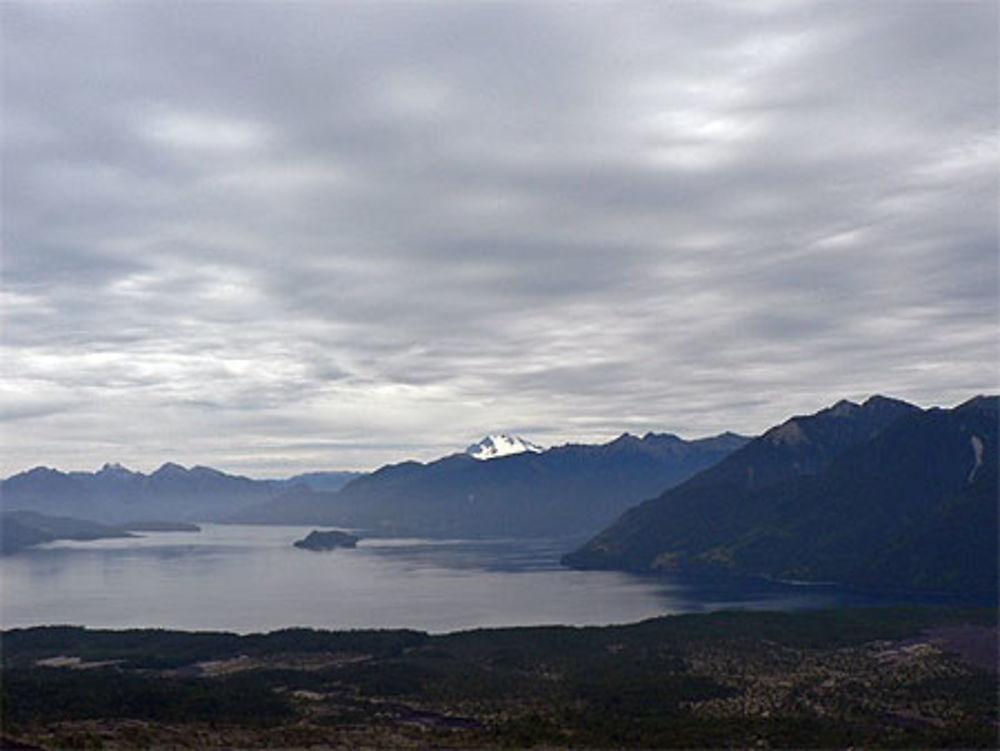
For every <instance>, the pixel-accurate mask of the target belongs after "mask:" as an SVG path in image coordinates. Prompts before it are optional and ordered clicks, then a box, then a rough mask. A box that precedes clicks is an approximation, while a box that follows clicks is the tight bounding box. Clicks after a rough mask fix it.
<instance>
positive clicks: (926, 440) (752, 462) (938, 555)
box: [564, 397, 997, 593]
mask: <svg viewBox="0 0 1000 751" xmlns="http://www.w3.org/2000/svg"><path fill="white" fill-rule="evenodd" d="M996 459H997V399H996V397H989V398H987V397H979V398H977V399H974V400H971V401H970V402H967V403H966V404H963V405H961V406H959V407H956V408H954V409H950V410H948V409H931V410H927V411H923V410H919V409H918V408H916V407H913V406H912V405H907V404H905V403H903V402H897V401H893V400H887V399H883V398H878V397H876V398H873V399H870V400H869V401H867V402H865V403H864V404H863V405H856V404H851V403H848V402H841V403H839V404H837V405H835V406H834V407H832V408H830V409H827V410H823V411H822V412H819V413H817V414H816V415H813V416H809V417H797V418H793V419H792V420H789V421H788V422H786V423H784V424H783V425H781V426H778V427H776V428H774V429H772V430H770V431H768V432H767V433H765V434H764V435H763V436H761V437H760V438H758V439H756V440H754V441H752V442H751V443H748V444H747V445H746V446H744V447H743V448H742V449H740V450H739V451H736V452H734V453H733V454H732V455H731V456H729V457H728V458H727V459H725V460H723V461H722V462H720V463H719V464H718V465H716V466H715V467H712V468H710V469H708V470H706V471H704V472H702V473H700V474H699V475H697V476H695V477H693V478H691V479H690V480H689V481H687V482H686V483H684V484H682V485H680V486H678V487H676V488H673V489H671V490H668V491H667V492H665V493H663V494H662V495H660V496H659V497H657V498H655V499H653V500H650V501H647V502H645V503H642V504H641V505H639V506H637V507H636V508H634V509H631V510H630V511H628V512H627V513H625V514H624V515H623V516H622V517H621V518H620V519H619V520H618V521H617V522H615V523H614V524H613V525H611V526H610V527H609V528H608V529H606V530H605V531H603V532H601V533H600V534H599V535H597V536H596V537H595V538H594V539H593V540H591V541H590V542H588V543H587V544H586V545H584V546H583V547H582V548H581V549H580V550H578V551H576V552H574V553H572V554H570V555H568V556H566V557H565V559H564V562H565V563H566V564H568V565H571V566H575V567H579V568H611V569H616V568H618V569H631V570H655V569H667V568H690V567H703V566H715V567H723V568H727V569H732V570H736V571H740V572H752V573H763V574H768V575H771V576H776V577H781V578H791V579H805V580H813V581H838V582H842V583H849V584H859V585H868V586H880V587H884V586H891V587H903V588H921V589H933V590H952V591H969V592H972V591H977V592H987V593H989V592H994V593H995V591H996V586H997V460H996Z"/></svg>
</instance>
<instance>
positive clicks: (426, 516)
mask: <svg viewBox="0 0 1000 751" xmlns="http://www.w3.org/2000/svg"><path fill="white" fill-rule="evenodd" d="M747 440H749V439H747V438H743V437H741V436H737V435H735V434H733V433H726V434H723V435H720V436H715V437H713V438H706V439H701V440H695V441H685V440H683V439H681V438H678V437H677V436H675V435H671V434H653V433H648V434H647V435H645V436H643V437H642V438H638V437H636V436H632V435H629V434H627V433H626V434H623V435H621V436H619V437H618V438H616V439H615V440H613V441H611V442H610V443H606V444H603V445H573V444H569V445H566V446H559V447H555V448H551V449H548V450H547V451H543V452H541V453H536V452H532V451H526V452H521V453H517V454H513V455H510V456H505V457H503V458H502V459H497V460H492V461H479V460H477V459H474V458H473V457H472V456H470V455H468V454H455V455H452V456H448V457H444V458H443V459H439V460H437V461H434V462H430V463H428V464H421V463H419V462H403V463H401V464H393V465H388V466H385V467H382V468H381V469H379V470H377V471H375V472H372V473H371V474H369V475H365V476H364V477H360V478H358V479H357V480H354V481H353V482H351V483H349V484H348V485H346V486H345V487H344V488H343V489H341V490H340V491H339V492H337V493H316V492H311V491H308V490H305V489H300V490H295V491H290V492H288V493H285V494H283V495H282V496H280V497H278V498H276V499H274V500H271V501H267V502H265V503H263V504H260V505H258V506H256V507H254V508H250V509H247V510H245V511H242V512H240V513H238V514H236V515H234V517H233V518H232V521H238V522H247V523H263V524H282V523H283V524H309V525H331V526H340V527H347V528H356V529H363V530H365V531H366V532H367V533H369V534H404V535H419V536H430V537H440V536H474V537H490V536H525V535H535V536H538V535H558V534H565V535H572V534H577V535H579V534H586V533H588V532H591V531H593V530H595V529H599V528H600V527H601V526H602V525H603V524H606V523H608V522H609V521H611V520H612V519H614V517H615V516H617V515H618V514H620V513H621V512H622V511H623V510H624V509H626V508H628V507H629V506H630V505H632V504H634V503H637V502H638V501H640V500H641V499H643V498H646V497H649V496H650V495H652V494H654V493H658V492H660V491H661V490H663V489H664V488H667V487H670V486H671V485H674V484H676V483H678V482H680V481H682V480H684V479H686V478H687V477H690V476H691V475H692V474H694V473H696V472H698V471H700V470H701V469H704V468H705V467H708V466H710V465H712V464H714V463H715V462H717V461H719V460H720V459H722V458H723V457H725V456H726V455H728V454H729V453H730V452H732V451H733V450H734V449H736V448H738V447H739V446H742V445H743V444H744V443H745V442H746V441H747Z"/></svg>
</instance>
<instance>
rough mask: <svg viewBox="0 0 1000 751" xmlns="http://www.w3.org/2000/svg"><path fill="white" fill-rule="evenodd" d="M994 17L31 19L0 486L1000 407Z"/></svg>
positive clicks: (13, 111)
mask: <svg viewBox="0 0 1000 751" xmlns="http://www.w3.org/2000/svg"><path fill="white" fill-rule="evenodd" d="M997 12H998V11H997V6H996V4H995V3H992V2H984V3H974V2H960V3H946V2H940V3H935V2H927V3H898V2H874V3H821V4H814V3H809V2H801V3H754V4H749V3H718V4H715V3H707V2H706V3H680V2H678V3H649V4H645V3H626V4H617V3H616V4H579V3H565V4H564V3H523V4H518V3H511V4H476V3H474V4H457V3H441V4H424V3H420V4H416V3H415V4H369V3H363V4H356V5H355V4H349V3H291V4H287V3H279V2H271V3H251V4H241V5H239V6H236V5H232V4H228V3H185V4H179V3H174V2H151V3H129V4H126V3H107V4H100V3H88V4H82V5H72V4H64V3H51V4H50V3H37V4H36V3H21V2H6V3H4V4H2V5H0V13H2V19H0V20H2V23H0V29H2V40H0V41H2V45H3V50H4V52H3V55H4V59H3V76H4V81H3V110H4V136H3V139H4V140H3V173H2V180H3V185H2V191H3V192H2V202H3V217H4V221H3V296H4V297H3V302H2V306H3V308H2V309H3V328H2V332H0V333H2V348H3V352H2V359H3V376H4V382H5V383H4V387H3V394H2V407H3V417H4V423H3V425H4V428H3V431H4V432H3V436H4V440H3V455H2V467H0V469H2V470H3V472H4V473H5V474H9V473H11V472H14V471H17V470H20V469H23V468H25V467H28V466H32V465H35V464H39V463H45V464H50V465H57V466H62V467H92V466H95V465H99V464H100V463H102V462H103V461H105V460H121V461H124V462H125V463H127V464H131V465H132V466H136V467H138V468H150V467H153V466H155V465H157V464H159V463H160V462H162V461H164V460H166V459H175V460H179V461H182V462H186V463H195V462H201V463H207V464H213V465H215V466H220V467H222V468H225V469H230V470H237V471H245V472H248V473H251V474H282V473H287V472H291V471H297V470H300V469H306V468H337V467H345V468H347V467H361V468H366V467H372V466H375V465H377V464H379V463H382V462H385V461H392V460H399V459H402V458H407V457H411V456H412V457H417V458H430V457H434V456H438V455H440V454H442V453H447V452H449V451H451V450H457V449H460V448H461V447H462V446H464V445H465V444H466V443H468V442H470V441H472V440H474V439H476V438H478V437H479V436H480V435H482V434H485V433H487V432H495V431H497V430H513V431H519V432H523V433H524V434H525V435H527V436H528V437H529V438H531V439H532V440H535V441H537V442H541V443H547V444H552V443H560V442H564V441H568V440H574V441H591V440H594V441H596V440H607V439H609V438H611V437H612V436H614V435H615V434H617V433H620V432H621V431H623V430H631V431H633V432H637V431H638V432H641V431H645V430H657V431H662V430H670V431H674V432H678V433H680V434H682V435H688V436H695V435H702V434H707V433H712V432H716V431H720V430H724V429H727V428H733V429H738V430H743V431H746V432H754V431H759V430H762V429H764V428H765V427H767V426H768V425H770V424H772V423H774V422H776V421H778V420H780V419H783V418H784V417H785V416H787V415H788V414H790V413H792V412H802V411H812V410H814V409H816V408H819V407H821V406H823V405H825V404H827V403H829V402H831V401H834V400H836V399H837V398H840V397H854V398H859V397H864V396H866V395H868V394H870V393H875V392H881V393H887V394H892V395H897V396H900V397H903V398H908V399H911V400H914V401H916V402H918V403H921V404H951V403H955V402H957V401H960V400H963V399H965V398H967V397H969V396H971V395H973V394H974V393H977V392H982V391H995V390H996V389H997V376H996V373H997V365H998V362H1000V357H998V355H1000V352H998V344H997V336H996V333H997V323H998V314H1000V308H998V289H997V284H998V260H997V259H998V254H997V240H998V238H997V221H998V217H997V206H998V198H1000V194H998V185H997V168H998V166H1000V165H998V162H1000V159H998V153H997V151H998V148H997V138H996V133H997V125H998V123H997V104H998V95H997V91H998V80H997V70H998V59H997V56H998V46H1000V45H998V38H997V28H998V24H997Z"/></svg>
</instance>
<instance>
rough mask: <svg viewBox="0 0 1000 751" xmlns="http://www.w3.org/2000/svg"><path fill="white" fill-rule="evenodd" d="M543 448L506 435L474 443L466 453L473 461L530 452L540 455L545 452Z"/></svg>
mask: <svg viewBox="0 0 1000 751" xmlns="http://www.w3.org/2000/svg"><path fill="white" fill-rule="evenodd" d="M544 450H545V449H543V448H542V447H541V446H539V445H538V444H536V443H532V442H531V441H526V440H524V439H523V438H521V437H520V436H509V435H505V434H500V435H488V436H486V437H485V438H483V440H481V441H479V443H473V444H472V445H471V446H469V447H468V448H467V449H466V450H465V453H466V454H468V455H469V456H471V457H472V458H473V459H481V460H483V461H485V460H487V459H497V458H499V457H501V456H512V455H513V454H523V453H524V452H526V451H530V452H532V453H534V454H540V453H542V452H543V451H544Z"/></svg>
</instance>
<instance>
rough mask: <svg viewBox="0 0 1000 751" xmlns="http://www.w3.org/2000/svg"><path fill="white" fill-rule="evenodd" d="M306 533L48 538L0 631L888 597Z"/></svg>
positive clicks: (378, 621)
mask: <svg viewBox="0 0 1000 751" xmlns="http://www.w3.org/2000/svg"><path fill="white" fill-rule="evenodd" d="M310 529H311V528H310V527H290V526H249V525H218V524H205V525H203V526H202V531H201V532H157V533H143V534H142V536H137V537H133V538H125V539H109V540H94V541H88V542H69V541H60V542H56V543H49V544H48V545H45V546H42V547H41V548H39V549H36V550H32V551H25V552H22V553H18V554H16V555H12V556H7V557H5V558H3V559H0V587H2V589H0V626H2V627H3V628H5V629H6V628H13V627H18V626H31V625H41V624H75V625H84V626H90V627H95V628H133V627H160V628H172V629H187V630H226V631H236V632H241V633H248V632H256V631H269V630H274V629H279V628H285V627H291V626H308V627H313V628H323V629H347V628H415V629H421V630H426V631H430V632H444V631H454V630H459V629H469V628H476V627H483V626H526V625H542V624H570V625H580V626H582V625H605V624H611V623H627V622H633V621H638V620H641V619H643V618H650V617H654V616H658V615H665V614H675V613H689V612H704V611H709V610H718V609H726V608H743V609H787V610H791V609H801V608H815V607H827V606H837V605H845V604H851V605H877V604H885V603H887V602H890V601H893V600H892V599H891V598H887V597H884V596H875V595H864V594H859V593H846V592H844V591H842V590H839V589H837V588H834V587H829V586H793V585H788V584H781V583H776V582H766V581H763V580H756V579H749V580H748V579H740V580H734V579H725V578H719V577H715V578H711V579H706V578H704V577H701V578H698V577H692V576H681V575H671V576H659V577H641V576H633V575H629V574H624V573H617V572H594V571H572V570H568V569H565V568H563V567H562V566H560V565H559V557H560V555H561V554H563V553H565V552H566V551H568V550H571V549H572V548H573V547H574V546H575V545H576V544H578V543H580V542H581V540H579V539H534V540H527V541H525V540H421V539H392V538H368V539H363V540H362V541H361V542H360V543H359V544H358V547H357V548H354V549H340V550H335V551H329V552H322V553H317V552H311V551H304V550H299V549H296V548H294V547H292V542H293V541H294V540H297V539H300V538H302V537H304V536H305V535H306V534H307V533H308V532H309V531H310Z"/></svg>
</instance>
